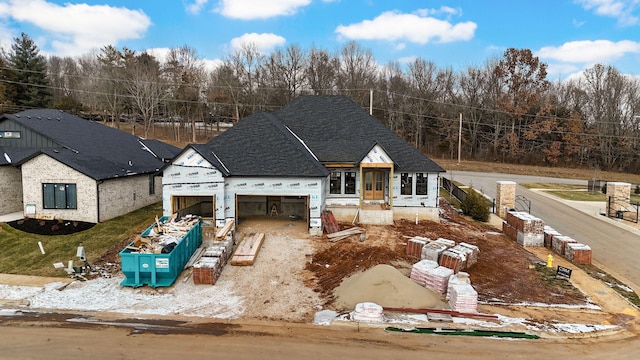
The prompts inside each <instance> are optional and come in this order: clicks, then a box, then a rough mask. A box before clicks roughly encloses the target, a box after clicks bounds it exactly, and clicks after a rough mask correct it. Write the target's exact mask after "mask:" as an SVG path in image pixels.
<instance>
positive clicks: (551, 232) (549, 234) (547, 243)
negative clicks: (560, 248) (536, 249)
mask: <svg viewBox="0 0 640 360" xmlns="http://www.w3.org/2000/svg"><path fill="white" fill-rule="evenodd" d="M560 235H562V234H560V232H558V231H557V230H555V229H554V228H552V227H551V226H548V225H545V226H544V247H546V248H551V241H552V240H553V237H554V236H560Z"/></svg>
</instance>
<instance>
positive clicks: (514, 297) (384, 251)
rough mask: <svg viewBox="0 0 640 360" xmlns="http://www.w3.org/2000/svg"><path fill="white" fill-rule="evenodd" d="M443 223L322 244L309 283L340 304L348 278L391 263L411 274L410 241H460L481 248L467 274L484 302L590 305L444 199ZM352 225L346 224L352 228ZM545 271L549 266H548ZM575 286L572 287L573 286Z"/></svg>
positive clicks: (404, 223)
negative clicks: (338, 299)
mask: <svg viewBox="0 0 640 360" xmlns="http://www.w3.org/2000/svg"><path fill="white" fill-rule="evenodd" d="M440 206H441V209H442V215H441V221H440V222H434V221H424V220H421V221H419V222H418V223H417V224H416V223H415V222H414V221H408V220H401V221H396V222H395V224H394V225H393V226H363V225H361V227H364V228H365V229H366V231H367V238H366V240H365V241H364V242H359V241H358V239H357V237H355V236H354V237H351V238H348V239H346V240H342V241H341V242H338V243H331V242H329V241H328V240H326V239H325V240H324V241H320V242H316V244H317V247H316V252H315V254H314V255H313V257H312V261H311V262H310V263H308V264H307V265H306V269H307V270H308V271H309V272H310V273H311V274H313V276H312V277H311V278H309V279H308V280H307V284H308V285H309V286H313V287H314V290H315V291H316V292H319V293H320V294H322V295H323V296H324V298H325V299H326V300H327V303H328V304H331V305H334V306H335V305H336V304H337V303H336V304H334V301H335V300H336V297H335V293H334V290H335V289H336V288H338V286H340V284H341V282H342V280H343V279H346V278H348V277H350V276H351V275H353V274H354V273H358V272H364V271H366V270H368V269H370V268H372V267H374V266H376V265H380V264H387V265H391V266H393V267H395V268H397V269H398V270H400V272H402V273H404V274H405V275H407V276H408V274H409V271H410V269H411V266H412V265H413V264H414V263H416V262H417V261H419V259H415V258H412V257H409V256H407V255H406V243H407V240H408V239H409V238H410V237H413V236H423V237H428V238H431V239H437V238H441V237H442V238H446V239H450V240H454V241H455V242H456V243H459V242H466V243H469V244H472V245H476V246H478V248H479V249H480V255H479V258H478V262H477V263H476V264H475V265H473V266H472V267H471V268H469V269H467V270H465V271H467V272H468V273H469V274H470V277H471V283H472V285H473V286H474V288H475V289H476V290H477V291H478V299H479V300H480V301H483V302H489V303H510V304H514V303H543V304H576V305H577V304H587V303H588V299H587V297H586V295H585V294H583V293H582V292H581V291H580V290H578V289H576V288H575V287H573V286H570V284H567V282H566V281H564V280H555V279H553V280H550V279H549V277H548V276H546V275H545V274H544V273H543V272H541V271H540V270H541V267H540V266H538V265H539V264H540V260H539V259H538V258H537V257H535V256H534V255H533V254H531V253H530V252H528V251H527V250H526V249H525V248H523V247H522V246H520V245H519V244H517V243H516V242H514V241H512V240H510V239H509V238H508V237H507V236H505V235H504V234H503V233H502V232H501V231H500V230H499V229H496V228H494V227H492V226H490V225H485V224H482V223H478V222H476V221H474V220H472V219H469V218H466V217H463V216H461V215H460V214H458V212H457V211H456V210H455V209H453V208H452V207H451V205H450V204H449V203H448V202H446V201H442V202H441V204H440ZM349 226H351V224H341V227H342V228H347V227H349ZM542 269H544V267H542ZM567 285H569V286H567Z"/></svg>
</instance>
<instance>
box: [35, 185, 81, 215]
mask: <svg viewBox="0 0 640 360" xmlns="http://www.w3.org/2000/svg"><path fill="white" fill-rule="evenodd" d="M42 194H43V202H42V203H43V207H44V208H45V209H77V208H78V203H77V196H78V194H77V191H76V184H42Z"/></svg>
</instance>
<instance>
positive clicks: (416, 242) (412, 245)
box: [406, 236, 430, 259]
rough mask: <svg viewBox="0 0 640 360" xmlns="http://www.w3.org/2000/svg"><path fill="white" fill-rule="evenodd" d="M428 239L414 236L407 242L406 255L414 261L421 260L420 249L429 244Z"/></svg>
mask: <svg viewBox="0 0 640 360" xmlns="http://www.w3.org/2000/svg"><path fill="white" fill-rule="evenodd" d="M429 241H430V239H428V238H423V237H420V236H414V237H412V238H411V239H409V241H407V250H406V251H407V255H408V256H411V257H414V258H416V259H421V258H422V247H423V246H424V245H425V244H426V243H427V242H429Z"/></svg>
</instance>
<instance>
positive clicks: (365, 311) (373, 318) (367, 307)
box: [351, 302, 384, 322]
mask: <svg viewBox="0 0 640 360" xmlns="http://www.w3.org/2000/svg"><path fill="white" fill-rule="evenodd" d="M351 320H353V321H366V322H382V321H383V320H384V317H383V315H382V306H380V305H378V304H374V303H372V302H364V303H358V304H356V308H355V310H354V311H353V312H352V313H351Z"/></svg>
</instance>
